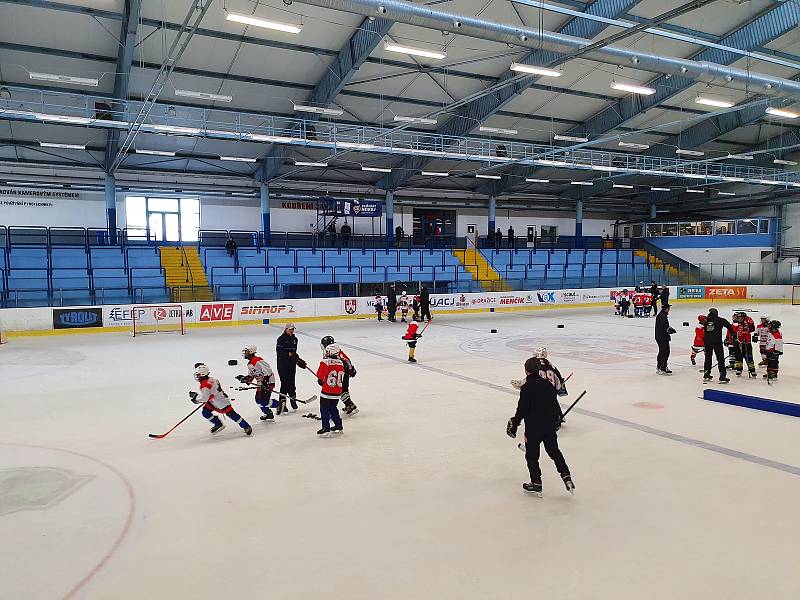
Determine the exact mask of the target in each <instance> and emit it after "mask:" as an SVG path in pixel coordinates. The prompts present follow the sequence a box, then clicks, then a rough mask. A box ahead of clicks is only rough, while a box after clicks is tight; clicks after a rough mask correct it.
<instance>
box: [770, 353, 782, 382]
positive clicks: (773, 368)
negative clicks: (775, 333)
mask: <svg viewBox="0 0 800 600" xmlns="http://www.w3.org/2000/svg"><path fill="white" fill-rule="evenodd" d="M779 356H780V354H778V353H777V352H767V375H770V376H772V377H777V376H778V357H779Z"/></svg>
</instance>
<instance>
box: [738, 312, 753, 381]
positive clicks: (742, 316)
mask: <svg viewBox="0 0 800 600" xmlns="http://www.w3.org/2000/svg"><path fill="white" fill-rule="evenodd" d="M737 318H738V322H739V328H738V329H737V330H736V349H737V350H736V374H737V375H741V374H742V371H743V370H744V364H745V363H746V364H747V372H748V373H749V376H750V377H755V376H756V366H755V364H754V361H753V344H752V341H753V332H754V331H755V329H756V327H755V324H754V323H753V319H751V318H750V317H748V316H747V313H745V312H739V313H738V314H737Z"/></svg>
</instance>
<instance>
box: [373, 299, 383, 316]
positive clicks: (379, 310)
mask: <svg viewBox="0 0 800 600" xmlns="http://www.w3.org/2000/svg"><path fill="white" fill-rule="evenodd" d="M375 312H376V313H378V321H383V298H382V297H381V295H380V294H375Z"/></svg>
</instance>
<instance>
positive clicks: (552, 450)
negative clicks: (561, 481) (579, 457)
mask: <svg viewBox="0 0 800 600" xmlns="http://www.w3.org/2000/svg"><path fill="white" fill-rule="evenodd" d="M540 444H544V451H545V452H547V456H549V457H550V458H551V459H552V461H553V462H554V463H555V465H556V470H557V471H558V473H559V475H561V476H562V477H564V476H566V475H569V467H568V466H567V461H566V460H564V455H563V454H561V450H559V448H558V436H557V435H556V432H555V430H553V431H551V432H550V433H546V434H541V433H537V434H536V435H535V436H530V435H528V433H527V431H526V432H525V461H526V462H527V463H528V472H529V473H530V475H531V483H542V470H541V469H540V468H539V445H540Z"/></svg>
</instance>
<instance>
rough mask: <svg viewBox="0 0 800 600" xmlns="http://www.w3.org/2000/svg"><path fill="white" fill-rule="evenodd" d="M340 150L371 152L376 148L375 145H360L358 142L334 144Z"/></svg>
mask: <svg viewBox="0 0 800 600" xmlns="http://www.w3.org/2000/svg"><path fill="white" fill-rule="evenodd" d="M336 145H337V146H340V147H341V148H352V149H353V150H372V149H374V148H377V146H376V145H375V144H362V143H358V142H336Z"/></svg>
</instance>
